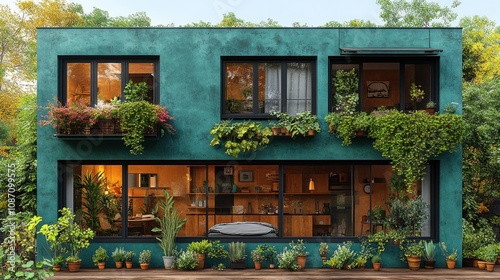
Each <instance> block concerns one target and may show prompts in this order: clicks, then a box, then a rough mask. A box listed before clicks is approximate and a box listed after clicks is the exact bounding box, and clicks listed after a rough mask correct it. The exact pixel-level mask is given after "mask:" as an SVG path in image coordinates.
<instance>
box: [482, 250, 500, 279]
mask: <svg viewBox="0 0 500 280" xmlns="http://www.w3.org/2000/svg"><path fill="white" fill-rule="evenodd" d="M497 256H498V255H497V248H496V245H495V244H489V245H486V246H484V247H482V259H483V260H484V261H485V262H486V270H487V271H489V272H493V271H494V270H495V262H496V260H497Z"/></svg>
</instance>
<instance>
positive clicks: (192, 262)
mask: <svg viewBox="0 0 500 280" xmlns="http://www.w3.org/2000/svg"><path fill="white" fill-rule="evenodd" d="M195 254H196V253H195V252H193V251H190V250H189V249H188V250H187V251H183V252H181V254H180V255H179V257H178V258H177V260H176V262H175V263H176V266H177V268H178V269H179V270H194V269H196V267H197V266H198V258H197V257H196V255H195Z"/></svg>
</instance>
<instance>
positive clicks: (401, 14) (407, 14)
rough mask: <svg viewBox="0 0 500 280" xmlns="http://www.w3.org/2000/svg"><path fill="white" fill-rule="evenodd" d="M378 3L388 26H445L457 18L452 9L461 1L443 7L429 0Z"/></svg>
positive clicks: (397, 0) (399, 0)
mask: <svg viewBox="0 0 500 280" xmlns="http://www.w3.org/2000/svg"><path fill="white" fill-rule="evenodd" d="M377 5H379V6H380V9H381V12H380V17H381V18H382V20H384V21H385V26H386V27H430V26H433V27H443V26H450V23H451V22H452V21H454V20H455V19H456V18H457V14H456V13H454V12H453V10H452V9H454V8H456V7H458V6H459V5H460V2H459V1H458V0H454V1H453V3H452V4H451V7H441V6H440V5H439V3H437V2H432V1H431V2H427V0H411V1H406V0H377Z"/></svg>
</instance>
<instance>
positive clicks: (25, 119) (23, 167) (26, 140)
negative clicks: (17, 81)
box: [0, 94, 37, 213]
mask: <svg viewBox="0 0 500 280" xmlns="http://www.w3.org/2000/svg"><path fill="white" fill-rule="evenodd" d="M36 114H37V106H36V95H34V94H26V95H24V96H23V97H22V99H21V103H20V106H19V112H18V113H16V115H17V116H18V119H17V120H16V126H15V127H16V130H17V131H16V134H17V135H18V137H17V138H16V145H15V146H13V147H12V149H11V151H10V158H4V159H3V160H2V161H0V164H1V165H2V166H4V167H5V166H9V169H12V171H11V172H10V173H12V174H15V187H16V211H26V212H31V213H36V166H37V159H36ZM7 173H8V172H4V170H2V172H1V174H0V176H1V177H0V190H1V193H2V194H7V193H8V192H7V187H8V177H7ZM5 199H6V197H5V196H2V198H1V199H0V200H1V201H3V200H5Z"/></svg>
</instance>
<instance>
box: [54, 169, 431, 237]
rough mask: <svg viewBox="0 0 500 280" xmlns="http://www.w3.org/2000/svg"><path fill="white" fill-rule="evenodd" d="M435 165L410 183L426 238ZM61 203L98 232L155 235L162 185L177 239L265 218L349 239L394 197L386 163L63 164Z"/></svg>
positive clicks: (290, 228)
mask: <svg viewBox="0 0 500 280" xmlns="http://www.w3.org/2000/svg"><path fill="white" fill-rule="evenodd" d="M431 166H432V165H430V166H428V168H427V172H426V175H425V176H426V177H425V178H424V180H422V181H419V182H415V184H414V186H413V191H414V196H421V197H422V198H423V200H424V201H425V202H426V203H427V204H429V205H430V207H429V208H428V209H427V211H428V219H427V221H426V222H425V223H424V228H423V229H422V230H421V231H419V232H416V233H415V234H417V235H420V236H423V237H431V234H432V232H433V231H432V226H431V225H432V222H433V218H432V217H433V215H432V212H433V211H432V209H433V208H434V206H433V203H432V201H435V194H437V191H436V188H437V186H436V184H435V183H433V182H435V181H437V180H435V178H433V177H434V176H432V174H434V173H433V168H431ZM62 170H63V172H65V173H66V174H65V175H66V176H63V177H64V178H66V180H65V182H64V185H65V187H64V188H65V191H64V192H61V193H64V194H65V198H64V201H65V205H66V206H69V207H71V208H73V209H74V210H75V213H77V214H78V217H80V218H81V221H82V223H83V224H85V225H87V226H89V227H91V228H92V229H93V230H95V231H96V232H97V236H98V237H103V236H107V237H113V238H115V237H116V238H129V237H131V238H133V237H136V236H153V232H152V231H151V229H152V228H153V227H155V226H157V223H156V221H155V217H156V216H158V215H161V214H162V213H155V207H154V206H155V204H156V202H157V201H158V199H161V198H162V197H163V192H164V191H167V192H168V193H169V194H170V195H171V196H173V197H174V199H175V206H176V208H177V209H178V211H179V212H180V213H182V217H183V218H186V219H187V222H186V224H185V226H184V227H183V228H182V230H181V232H180V233H179V235H178V236H179V237H200V238H201V237H210V234H209V229H210V228H211V227H212V226H214V225H220V224H224V223H234V222H258V223H267V224H270V225H271V226H272V227H274V228H275V229H276V238H290V237H300V238H308V237H315V236H332V237H338V238H349V237H354V236H359V235H366V234H369V233H370V232H374V231H378V230H383V229H384V226H387V224H386V223H383V222H381V220H380V218H381V217H382V218H383V217H385V216H389V215H391V213H390V206H389V205H390V201H391V199H393V198H394V197H395V196H398V195H399V194H398V191H397V189H394V185H397V183H396V181H397V180H396V179H397V178H395V176H393V171H392V167H391V166H390V165H389V164H385V163H384V164H380V163H378V162H374V163H368V164H367V163H362V164H361V163H356V162H354V163H350V164H345V163H338V164H337V163H335V162H329V163H325V162H321V163H316V162H311V163H300V164H290V163H287V164H276V163H272V164H266V163H265V162H262V163H259V164H253V165H238V164H231V165H222V164H199V163H197V164H192V165H191V164H171V163H169V164H156V163H155V164H106V163H104V162H103V163H102V164H95V163H92V164H77V165H74V164H67V165H65V168H63V169H62Z"/></svg>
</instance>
